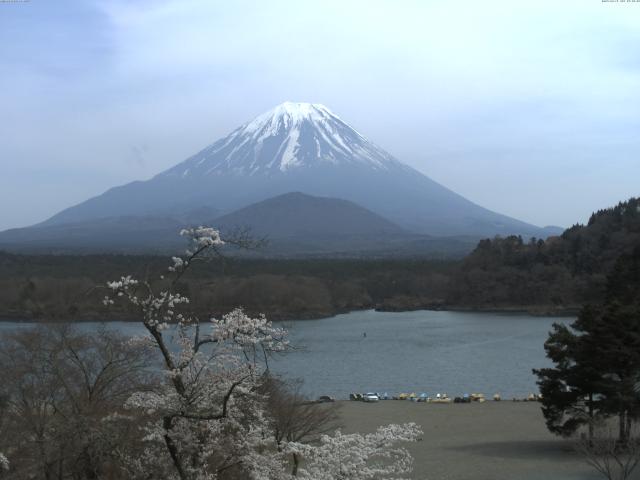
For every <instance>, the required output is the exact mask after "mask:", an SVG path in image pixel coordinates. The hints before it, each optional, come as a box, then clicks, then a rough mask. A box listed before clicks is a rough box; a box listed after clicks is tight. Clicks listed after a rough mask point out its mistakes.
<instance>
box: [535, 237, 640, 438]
mask: <svg viewBox="0 0 640 480" xmlns="http://www.w3.org/2000/svg"><path fill="white" fill-rule="evenodd" d="M545 350H546V352H547V356H548V357H549V358H550V359H551V360H552V361H553V363H554V364H555V366H554V367H553V368H544V369H540V370H534V373H535V374H536V375H538V385H539V386H540V391H541V393H542V396H543V401H542V402H543V409H542V410H543V414H544V416H545V420H546V423H547V427H548V428H549V430H550V431H552V432H553V433H557V434H560V435H570V434H572V433H573V432H575V431H576V430H577V429H578V428H579V427H580V426H581V425H585V424H587V425H589V426H590V427H592V426H593V420H594V419H595V418H596V417H609V416H617V417H618V420H619V432H618V437H619V438H618V440H619V441H620V442H621V443H623V444H624V443H626V442H627V440H628V438H629V431H630V429H631V423H632V421H633V420H634V419H636V418H638V416H639V415H640V398H639V395H638V380H639V378H640V247H639V248H636V249H635V250H634V251H633V253H632V254H630V255H623V256H621V257H620V258H619V259H618V261H617V262H616V265H615V267H614V269H613V272H612V273H611V275H610V276H609V278H608V281H607V292H606V295H605V301H604V303H603V304H602V305H597V306H585V307H584V308H583V309H582V311H581V312H580V315H579V316H578V319H577V320H576V321H575V322H574V323H573V324H572V325H571V327H567V326H564V325H559V324H555V325H554V330H553V331H552V332H551V333H550V334H549V338H548V339H547V341H546V342H545ZM589 431H590V434H592V433H593V432H592V430H591V428H590V430H589Z"/></svg>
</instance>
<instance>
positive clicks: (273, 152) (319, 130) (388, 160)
mask: <svg viewBox="0 0 640 480" xmlns="http://www.w3.org/2000/svg"><path fill="white" fill-rule="evenodd" d="M339 164H351V165H361V166H368V167H370V168H373V169H382V170H385V169H388V168H390V167H391V166H395V167H398V166H399V165H400V163H399V162H398V161H397V160H395V159H394V158H393V157H392V156H390V155H389V154H388V153H386V152H385V151H384V150H382V149H380V148H379V147H377V146H376V145H374V144H373V143H372V142H370V141H369V140H367V139H366V138H365V137H363V136H362V135H360V134H359V133H358V132H357V131H356V130H354V129H353V128H352V127H351V126H349V125H348V124H347V123H345V122H344V121H343V120H342V119H340V117H338V116H337V115H336V114H335V113H333V112H332V111H331V110H329V109H328V108H327V107H325V106H324V105H321V104H318V103H294V102H285V103H282V104H280V105H278V106H277V107H275V108H273V109H272V110H269V111H268V112H265V113H263V114H261V115H258V116H257V117H256V118H255V119H253V120H251V121H250V122H247V123H245V124H244V125H242V126H241V127H239V128H237V129H236V130H234V131H233V132H231V134H229V135H228V136H227V137H225V138H222V139H221V140H218V141H217V142H215V143H214V144H213V145H210V146H209V147H207V148H205V149H204V150H202V151H201V152H199V153H197V154H196V155H194V156H193V157H191V158H189V159H187V160H186V161H184V162H182V163H181V164H179V165H176V166H175V167H173V168H171V169H169V170H167V171H166V172H163V173H162V174H161V175H168V176H184V177H187V176H192V175H197V176H202V175H222V174H226V173H233V174H237V175H274V174H278V173H281V172H287V171H290V170H293V169H299V168H305V167H306V168H317V167H322V166H326V165H339Z"/></svg>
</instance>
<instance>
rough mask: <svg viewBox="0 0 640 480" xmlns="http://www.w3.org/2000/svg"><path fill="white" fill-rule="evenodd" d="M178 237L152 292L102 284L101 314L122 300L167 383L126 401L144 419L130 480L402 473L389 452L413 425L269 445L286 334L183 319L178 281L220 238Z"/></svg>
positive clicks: (229, 319)
mask: <svg viewBox="0 0 640 480" xmlns="http://www.w3.org/2000/svg"><path fill="white" fill-rule="evenodd" d="M181 234H182V235H183V236H185V237H187V239H188V240H189V243H190V247H189V249H188V250H187V251H186V255H184V256H181V257H173V258H172V264H171V266H170V267H169V268H168V272H167V273H166V275H164V276H162V277H161V279H160V280H159V283H158V282H156V283H153V284H152V283H151V282H149V281H140V280H137V279H134V278H132V277H131V276H124V277H122V278H120V280H118V281H115V282H110V283H109V284H108V288H109V289H110V294H109V295H107V296H106V297H105V298H104V303H105V304H106V305H111V304H113V303H115V302H116V301H124V302H126V303H127V304H128V305H129V306H130V307H131V308H132V309H133V310H134V311H135V312H137V315H138V316H139V317H140V319H141V321H142V324H143V325H144V327H145V329H146V331H147V332H148V334H149V335H148V336H146V337H145V338H141V339H138V340H137V341H140V342H147V343H149V344H150V345H152V346H153V347H154V348H155V349H157V350H158V352H159V354H160V357H161V360H162V369H163V372H164V376H165V381H164V382H163V383H162V384H161V386H159V387H158V388H156V389H155V390H152V391H144V392H138V393H135V394H133V395H132V396H131V397H130V398H129V400H128V401H127V402H126V407H127V408H128V409H129V410H130V411H132V412H136V413H137V415H138V416H140V417H144V418H145V419H146V421H144V422H143V427H142V431H141V434H142V436H143V441H144V442H145V444H146V446H145V448H144V452H143V454H138V453H136V454H132V455H127V454H126V453H123V455H122V459H123V461H124V463H125V464H126V465H127V468H128V470H129V472H130V475H131V477H132V478H140V479H142V478H145V479H147V478H167V479H174V478H175V479H180V480H213V479H223V478H254V479H265V480H267V479H274V480H284V479H290V478H292V474H291V473H290V472H291V467H290V465H289V459H290V458H291V456H292V455H293V454H295V456H296V457H297V458H301V459H302V467H301V468H299V469H298V470H297V476H298V477H300V478H308V479H311V478H314V479H320V480H321V479H329V478H331V479H338V478H340V479H348V478H353V479H358V480H359V479H373V478H390V477H389V475H395V474H400V473H405V472H408V471H409V470H410V467H411V456H410V455H409V453H408V452H407V451H406V450H405V449H404V448H401V447H396V446H394V445H395V444H396V442H399V441H413V440H415V439H416V438H417V437H418V436H419V434H420V431H419V429H418V428H417V427H416V426H415V425H413V424H409V425H404V426H398V425H390V426H388V427H384V428H381V429H379V430H378V431H377V432H376V433H374V434H370V435H359V434H351V435H343V434H340V433H337V434H336V435H335V436H329V435H323V436H322V438H321V439H320V441H319V442H316V443H312V444H308V443H301V442H285V443H284V444H280V445H276V442H274V438H275V436H274V433H273V425H274V422H273V419H272V418H270V411H269V407H268V402H267V401H266V400H267V395H268V394H269V393H268V389H264V388H261V387H262V386H263V385H264V383H265V382H266V381H267V379H268V368H269V358H270V356H271V355H273V354H275V353H279V352H286V351H287V350H288V349H289V343H288V340H287V332H286V331H285V330H284V329H281V328H277V327H275V326H273V325H272V324H271V322H269V321H268V320H267V319H266V318H265V317H264V316H258V317H250V316H248V315H247V314H245V312H244V311H243V310H242V309H240V308H239V309H235V310H233V311H231V312H229V313H227V314H226V315H223V316H222V317H221V318H211V319H209V320H207V321H201V319H200V318H199V317H198V315H196V314H194V313H193V312H190V311H189V299H188V298H187V297H186V296H183V295H182V294H181V293H180V292H179V291H178V290H179V289H178V285H179V283H178V282H179V280H180V278H181V277H182V276H183V275H184V274H185V272H186V271H187V270H188V269H189V268H190V267H191V266H192V265H193V264H195V263H196V262H197V261H200V260H203V259H206V258H207V257H210V256H214V257H218V256H220V255H221V251H220V249H221V248H222V247H223V246H224V245H225V243H226V239H225V240H223V239H222V238H221V236H220V233H219V232H218V231H217V230H215V229H213V228H209V227H197V228H190V229H185V230H183V231H182V232H181ZM158 284H159V285H160V288H158V286H157V285H158ZM294 471H295V470H294Z"/></svg>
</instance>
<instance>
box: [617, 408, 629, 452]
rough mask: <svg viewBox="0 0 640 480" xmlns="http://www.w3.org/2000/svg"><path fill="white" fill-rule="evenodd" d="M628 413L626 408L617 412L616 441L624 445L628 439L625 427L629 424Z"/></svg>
mask: <svg viewBox="0 0 640 480" xmlns="http://www.w3.org/2000/svg"><path fill="white" fill-rule="evenodd" d="M628 415H629V413H628V412H627V410H622V411H621V412H620V413H619V414H618V443H619V444H620V445H621V446H625V445H626V444H627V442H628V441H629V430H628V428H627V427H628V425H629V422H628V420H629V417H628Z"/></svg>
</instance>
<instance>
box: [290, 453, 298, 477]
mask: <svg viewBox="0 0 640 480" xmlns="http://www.w3.org/2000/svg"><path fill="white" fill-rule="evenodd" d="M299 466H300V457H298V454H297V453H294V454H293V470H292V471H291V475H293V476H294V477H296V476H298V467H299Z"/></svg>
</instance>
